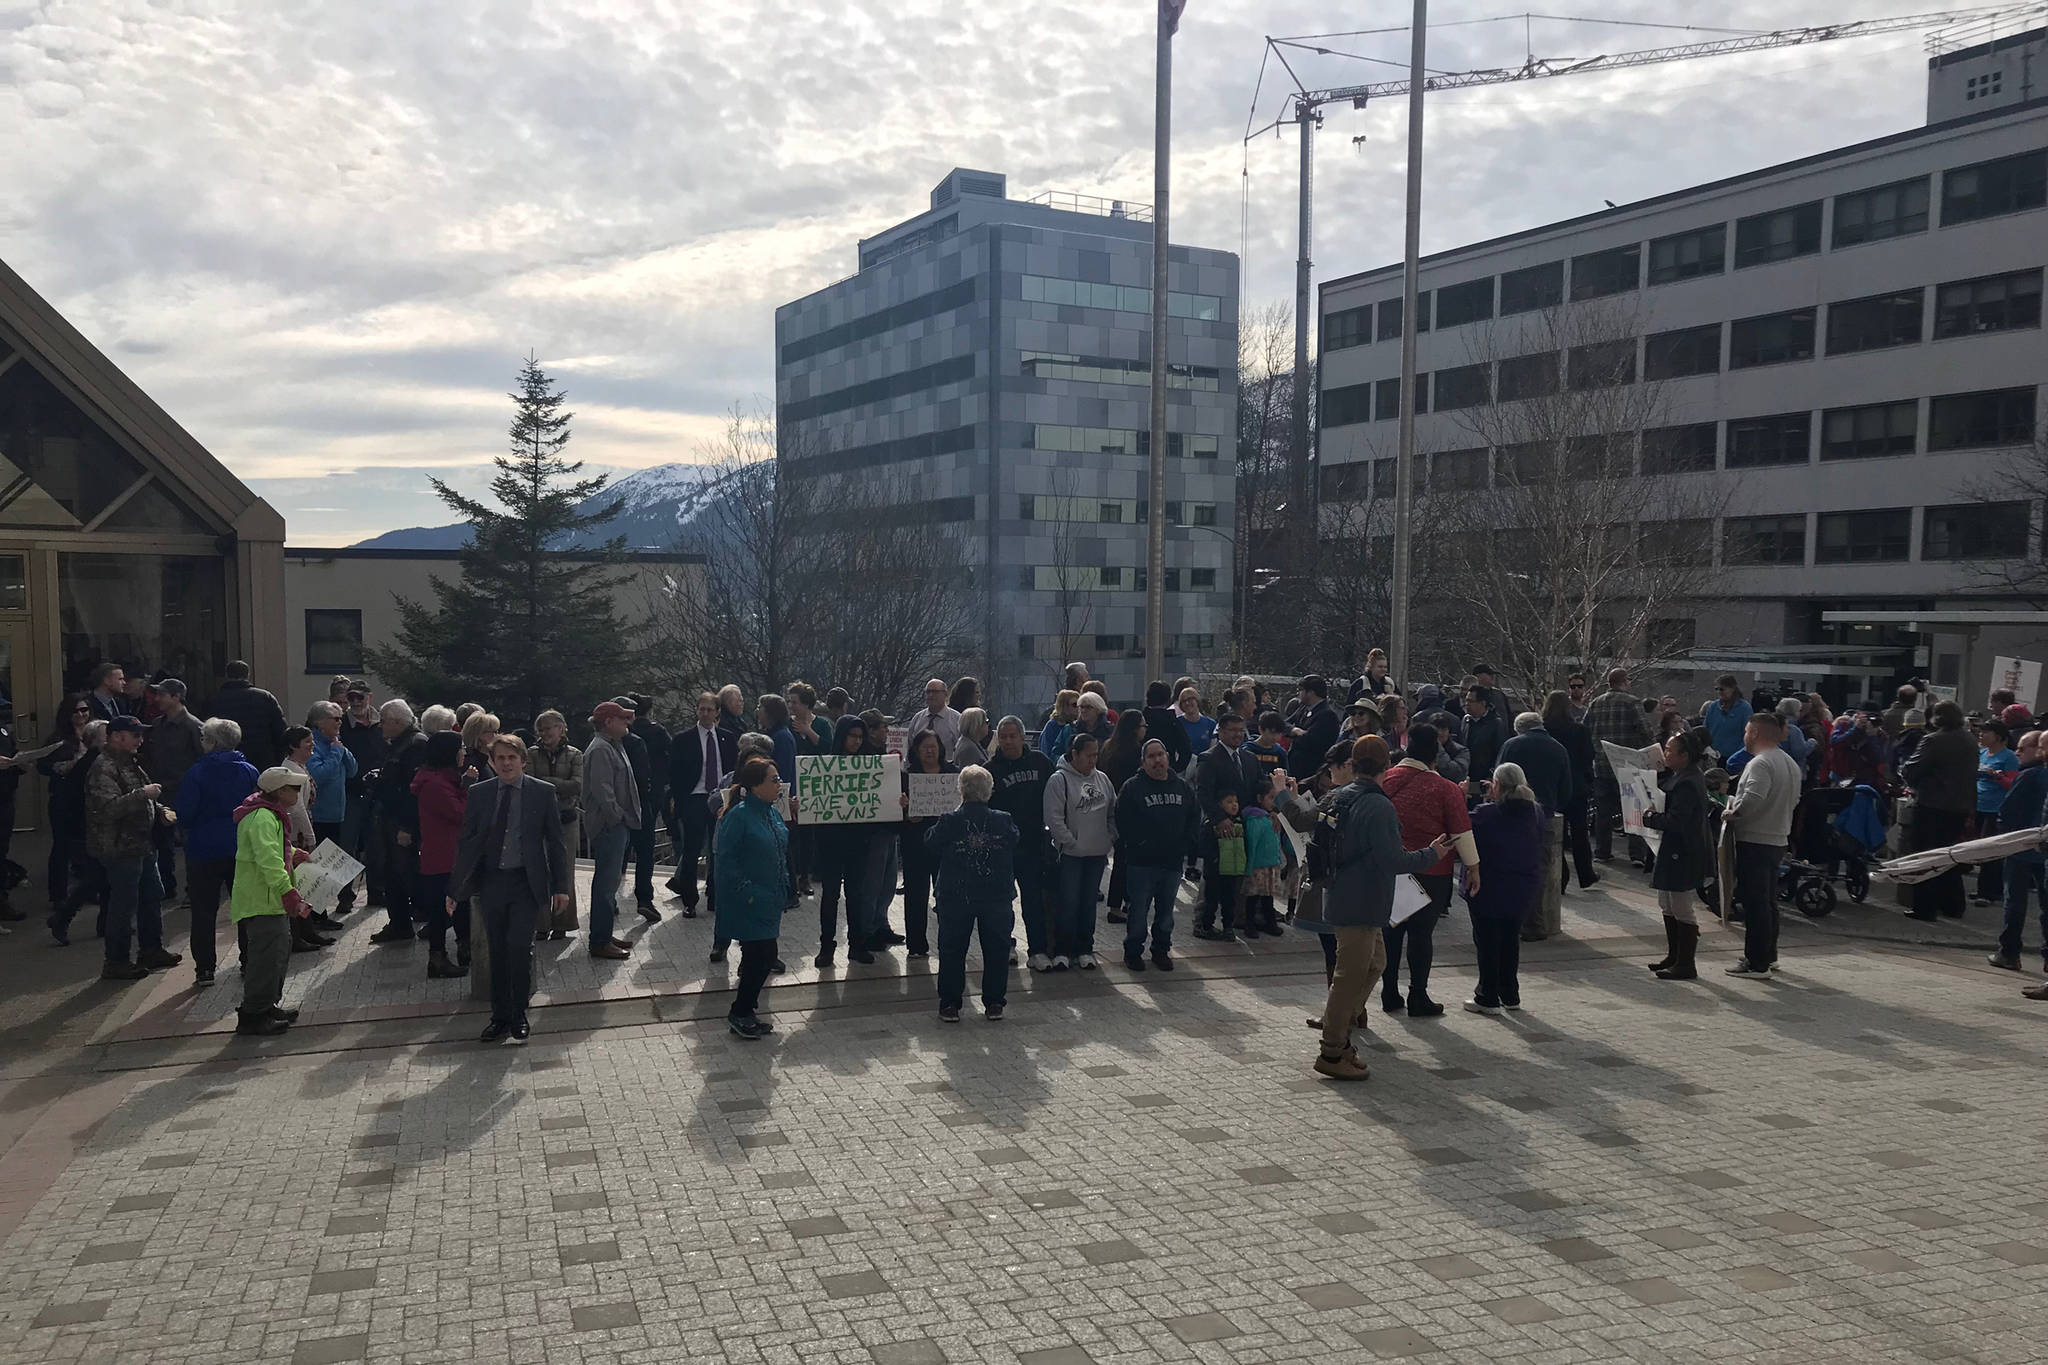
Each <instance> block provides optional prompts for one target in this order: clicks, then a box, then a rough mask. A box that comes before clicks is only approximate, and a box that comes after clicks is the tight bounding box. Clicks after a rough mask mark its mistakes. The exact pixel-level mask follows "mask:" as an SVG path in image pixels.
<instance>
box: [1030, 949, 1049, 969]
mask: <svg viewBox="0 0 2048 1365" xmlns="http://www.w3.org/2000/svg"><path fill="white" fill-rule="evenodd" d="M1031 970H1032V971H1034V972H1049V971H1051V970H1052V959H1051V958H1049V957H1047V956H1046V955H1045V954H1044V953H1033V954H1032V955H1031Z"/></svg>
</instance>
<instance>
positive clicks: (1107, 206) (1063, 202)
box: [1024, 190, 1152, 223]
mask: <svg viewBox="0 0 2048 1365" xmlns="http://www.w3.org/2000/svg"><path fill="white" fill-rule="evenodd" d="M1024 202H1025V203H1027V204H1043V205H1044V206H1045V207H1047V208H1049V209H1062V210H1064V211H1066V212H1068V213H1092V214H1095V215H1097V216H1098V217H1102V218H1128V219H1129V220H1130V221H1131V222H1133V223H1149V222H1151V221H1152V206H1151V205H1150V204H1134V203H1132V202H1131V201H1130V200H1128V199H1104V198H1102V197H1101V196H1100V195H1094V194H1074V193H1072V192H1070V191H1067V190H1043V191H1041V192H1040V193H1038V194H1034V195H1032V196H1031V197H1030V198H1029V199H1026V200H1025V201H1024Z"/></svg>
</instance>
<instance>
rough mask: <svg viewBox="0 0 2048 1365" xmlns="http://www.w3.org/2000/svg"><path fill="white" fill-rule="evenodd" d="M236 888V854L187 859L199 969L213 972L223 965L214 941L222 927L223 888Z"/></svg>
mask: <svg viewBox="0 0 2048 1365" xmlns="http://www.w3.org/2000/svg"><path fill="white" fill-rule="evenodd" d="M234 890H235V860H234V859H233V858H199V859H192V858H187V859H186V860H185V891H186V898H187V899H188V900H189V901H190V902H191V906H192V966H193V968H194V969H195V970H197V971H202V972H211V971H214V970H216V969H217V968H218V967H219V965H220V964H219V962H218V960H217V957H216V950H215V945H214V938H215V935H216V934H218V933H219V931H220V898H221V895H222V893H224V892H225V893H227V894H228V895H233V894H234Z"/></svg>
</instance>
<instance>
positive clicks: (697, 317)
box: [0, 0, 1921, 540]
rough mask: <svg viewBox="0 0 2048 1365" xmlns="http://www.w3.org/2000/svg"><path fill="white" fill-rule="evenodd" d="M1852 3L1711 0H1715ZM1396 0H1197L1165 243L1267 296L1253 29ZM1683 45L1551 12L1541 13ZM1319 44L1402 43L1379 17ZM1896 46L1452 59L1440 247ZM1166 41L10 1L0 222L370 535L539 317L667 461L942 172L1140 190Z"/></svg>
mask: <svg viewBox="0 0 2048 1365" xmlns="http://www.w3.org/2000/svg"><path fill="white" fill-rule="evenodd" d="M1908 7H1909V6H1907V5H1887V6H1884V7H1883V8H1884V9H1885V10H1886V11H1888V12H1904V11H1905V10H1906V9H1907V8H1908ZM1437 8H1438V11H1439V12H1438V13H1437V14H1436V15H1435V16H1434V17H1435V18H1436V19H1437V20H1438V21H1439V22H1446V21H1452V20H1459V19H1470V18H1477V17H1480V16H1482V15H1485V14H1487V13H1490V12H1492V11H1494V10H1495V9H1497V6H1495V5H1493V4H1492V3H1491V0H1464V2H1463V3H1457V4H1442V5H1439V6H1438V7H1437ZM1598 8H1599V9H1600V10H1601V11H1602V12H1603V14H1605V15H1606V16H1608V17H1613V18H1627V19H1642V20H1659V21H1661V20H1666V19H1668V18H1670V17H1671V12H1670V10H1669V7H1668V6H1666V5H1663V4H1660V3H1657V2H1656V0H1607V2H1606V3H1604V4H1602V5H1601V6H1599V7H1598ZM1871 9H1872V6H1870V5H1869V4H1868V3H1865V2H1864V0H1808V3H1804V4H1802V5H1800V6H1799V12H1798V13H1797V14H1796V15H1794V14H1788V13H1786V12H1784V9H1783V6H1782V5H1781V4H1780V3H1777V2H1776V0H1735V2H1734V3H1728V4H1724V5H1720V6H1717V7H1716V10H1715V13H1714V15H1713V16H1712V18H1713V22H1714V23H1715V24H1717V25H1719V26H1723V27H1731V28H1741V27H1754V28H1770V27H1777V26H1781V25H1783V24H1785V23H1788V22H1795V21H1797V22H1826V21H1831V20H1842V19H1849V18H1859V17H1866V16H1867V15H1868V13H1869V12H1870V11H1871ZM1388 13H1389V10H1388V7H1386V6H1384V5H1368V4H1364V3H1362V2H1361V3H1356V4H1350V5H1332V4H1328V3H1310V2H1308V0H1296V2H1294V3H1280V2H1278V0H1264V2H1263V3H1260V2H1253V3H1235V4H1229V5H1225V4H1222V3H1220V0H1194V3H1193V4H1192V5H1191V6H1190V7H1189V14H1188V17H1187V19H1186V21H1185V23H1184V25H1183V28H1182V37H1181V38H1180V40H1179V45H1178V47H1177V49H1176V61H1177V64H1178V66H1177V74H1178V98H1177V100H1176V105H1175V129H1176V179H1175V204H1176V221H1177V228H1176V236H1177V237H1179V238H1180V239H1182V240H1187V241H1195V242H1200V243H1202V244H1205V245H1212V246H1219V247H1225V248H1229V249H1237V248H1238V247H1239V246H1240V244H1241V243H1242V245H1243V247H1244V250H1245V254H1246V265H1247V293H1248V295H1249V297H1250V298H1251V299H1252V300H1253V301H1254V302H1260V301H1264V300H1268V299H1274V298H1280V297H1283V296H1286V295H1287V294H1288V293H1289V292H1290V290H1291V277H1292V258H1293V252H1294V247H1293V202H1292V193H1293V179H1292V177H1293V163H1294V148H1293V142H1292V138H1291V135H1290V136H1289V137H1288V138H1285V139H1280V140H1275V139H1272V138H1270V137H1269V138H1267V139H1263V140H1260V141H1258V142H1256V143H1254V144H1253V146H1252V148H1251V152H1250V156H1249V158H1248V164H1249V168H1250V179H1249V182H1248V183H1249V186H1250V189H1251V193H1252V203H1251V208H1250V213H1249V217H1248V225H1246V226H1245V227H1244V228H1243V230H1242V232H1241V225H1240V192H1241V189H1242V188H1243V186H1244V185H1245V184H1246V183H1247V182H1246V181H1245V180H1243V179H1242V178H1241V172H1242V171H1243V170H1244V168H1245V166H1246V165H1247V157H1246V155H1245V153H1244V151H1243V150H1242V148H1241V146H1240V138H1241V136H1242V134H1243V131H1244V127H1245V118H1246V112H1247V108H1248V105H1249V101H1250V98H1251V92H1252V82H1253V77H1254V75H1255V73H1256V71H1257V68H1258V62H1259V54H1260V38H1261V36H1262V35H1263V34H1266V33H1301V32H1307V31H1314V30H1319V29H1329V28H1347V27H1363V26H1366V25H1367V24H1374V23H1383V22H1385V21H1386V16H1387V14H1388ZM1676 40H1677V35H1659V34H1658V33H1656V32H1655V31H1651V30H1625V29H1616V28H1572V29H1567V28H1558V27H1552V28H1549V29H1545V30H1539V32H1538V43H1537V46H1538V48H1539V50H1541V51H1544V52H1547V53H1550V54H1553V55H1586V54H1589V53H1593V52H1599V51H1612V50H1616V49H1620V48H1626V47H1635V46H1645V45H1650V44H1652V43H1656V42H1660V41H1676ZM1331 46H1332V47H1342V48H1345V49H1347V50H1350V51H1355V52H1362V53H1368V54H1371V55H1376V56H1380V57H1385V58H1390V59H1398V58H1401V57H1403V56H1404V54H1405V42H1404V40H1403V39H1402V37H1401V36H1400V35H1398V34H1393V35H1384V36H1379V37H1364V38H1356V39H1348V40H1345V41H1344V42H1341V43H1332V44H1331ZM1521 54H1522V48H1521V28H1520V26H1519V25H1513V26H1492V25H1489V26H1471V27H1448V28H1445V29H1443V30H1442V32H1441V34H1440V36H1439V39H1438V42H1437V47H1436V48H1435V50H1434V52H1433V54H1432V62H1431V64H1432V66H1434V67H1437V68H1439V69H1459V68H1464V67H1473V66H1499V65H1504V64H1512V63H1514V62H1516V61H1519V60H1520V57H1521ZM1918 54H1919V40H1918V38H1917V36H1916V35H1910V34H1906V35H1898V36H1896V37H1894V38H1890V39H1878V40H1872V41H1868V42H1857V43H1844V44H1838V45H1830V46H1827V47H1821V48H1815V49H1808V50H1802V51H1794V52H1789V53H1782V54H1776V55H1768V56H1759V57H1749V58H1739V59H1734V60H1724V61H1720V62H1711V63H1709V62H1702V63H1695V64H1690V65H1686V66H1676V67H1667V68H1661V69H1653V70H1649V71H1645V72H1640V73H1635V74H1623V75H1616V76H1608V77H1599V78H1593V79H1584V80H1579V79H1565V80H1556V81H1547V82H1538V83H1534V84H1530V85H1527V86H1516V87H1506V88H1494V89H1487V90H1479V91H1474V92H1469V93H1465V94H1460V95H1455V96H1447V97H1445V98H1443V99H1440V100H1437V101H1435V102H1434V103H1433V104H1432V106H1431V108H1432V113H1431V116H1430V127H1429V134H1430V140H1429V148H1430V156H1431V182H1430V189H1429V197H1428V202H1427V225H1426V231H1425V246H1426V247H1429V248H1437V247H1444V246H1450V245H1453V244H1456V243H1458V242H1461V241H1467V240H1472V239H1475V238H1479V237H1485V236H1490V235H1494V234H1497V233H1501V232H1507V231H1512V230H1514V229H1516V228H1520V227H1526V226H1529V225H1532V224H1535V223H1540V222H1543V221H1546V220H1548V219H1552V218H1557V217H1563V216H1568V215H1571V214H1576V213H1580V212H1585V211H1587V210H1589V209H1592V208H1597V207H1598V206H1599V204H1600V202H1601V200H1603V199H1614V200H1617V201H1626V200H1629V199H1636V198H1641V197H1644V196H1646V195H1650V194H1655V193H1659V192H1662V191H1665V190H1669V189H1674V188H1678V187H1680V186H1682V185H1684V184H1689V183H1693V182H1696V181H1699V180H1704V179H1709V178H1712V177H1715V176H1719V175H1725V174H1733V173H1735V172H1738V171H1742V170H1746V169H1750V168H1753V167H1756V166H1759V165H1764V164H1768V163H1770V162H1772V161H1776V160H1780V159H1784V158H1788V157H1792V156H1796V155H1800V154H1802V153H1806V152H1811V151H1818V150H1821V149H1823V148H1826V147H1829V146H1833V145H1837V144H1839V143H1842V142H1845V141H1851V140H1854V139H1856V138H1860V137H1866V136H1873V135H1875V134H1878V133H1881V132H1885V131H1890V130H1893V129H1897V128H1902V127H1907V126H1911V125H1912V124H1913V123H1914V122H1916V121H1917V120H1918V118H1919V116H1920V107H1921V94H1920V87H1919V84H1918V72H1919V70H1920V63H1919V55H1918ZM1298 69H1300V70H1301V71H1302V74H1303V76H1304V77H1305V78H1306V79H1308V80H1310V81H1311V82H1314V83H1319V84H1321V83H1327V84H1334V83H1344V82H1351V81H1356V80H1363V79H1374V78H1379V77H1380V76H1383V75H1384V74H1387V73H1388V72H1389V71H1390V68H1388V67H1382V66H1369V65H1364V64H1361V63H1358V62H1354V61H1346V60H1340V59H1337V58H1334V57H1330V58H1314V57H1311V58H1308V59H1306V60H1305V61H1303V62H1299V63H1298ZM1150 76H1151V6H1149V5H1147V4H1144V3H1142V2H1141V0H1122V2H1121V3H1116V4H1102V3H1099V0H991V2H990V3H984V4H978V5H961V4H958V3H957V2H956V0H945V2H943V3H941V2H940V0H867V2H866V3H851V2H850V0H817V2H816V3H810V4H798V3H790V4H777V5H760V4H755V3H750V2H748V0H560V2H557V3H545V4H542V3H525V4H521V3H486V0H436V3H433V4H428V5H398V4H392V3H368V4H359V5H325V6H279V5H274V4H267V3H259V2H258V0H156V3H151V4H146V5H145V4H142V3H139V2H130V0H122V2H119V3H117V2H116V0H0V145H4V146H5V147H6V148H7V180H8V188H7V193H6V195H5V196H4V197H0V255H4V256H5V257H6V258H7V259H8V261H9V262H10V263H11V264H12V265H13V266H14V267H15V268H16V269H17V270H18V271H20V272H21V273H22V274H23V275H24V276H25V277H26V278H28V280H29V281H30V283H31V284H33V285H35V286H36V287H37V288H38V289H40V290H41V291H42V292H43V293H45V294H46V295H47V296H48V297H50V298H51V299H52V300H53V301H54V302H55V303H56V304H57V306H58V307H59V308H61V309H63V310H64V311H65V313H66V314H67V315H68V316H70V317H71V319H72V320H73V321H74V322H76V323H77V324H78V325H79V326H80V327H81V328H82V329H83V330H84V331H85V332H86V334H87V335H88V336H90V337H92V338H93V339H94V340H95V341H97V342H99V343H100V344H101V345H102V346H104V347H106V348H108V349H109V350H110V351H111V353H112V354H113V355H114V356H115V357H116V359H117V360H118V361H119V362H120V363H121V364H123V365H125V366H127V367H128V368H129V369H130V370H131V371H132V373H133V374H134V375H135V376H136V378H137V379H138V380H139V381H140V382H141V383H142V384H143V385H144V386H145V387H147V388H148V389H149V390H150V391H151V392H152V393H153V394H154V395H155V396H156V397H157V398H158V399H159V400H160V401H162V402H163V403H164V404H165V405H166V406H167V407H169V408H170V409H171V411H172V412H173V413H174V414H176V415H177V416H178V417H179V418H180V419H181V420H182V421H183V422H185V423H186V425H187V426H189V427H190V428H191V429H192V430H193V431H194V432H195V433H196V434H197V435H198V436H199V437H200V439H201V440H203V441H205V442H206V443H207V444H208V445H209V446H210V447H211V448H212V449H213V450H214V451H215V452H216V453H217V454H219V455H220V456H221V457H222V458H223V459H225V460H226V461H227V462H228V464H229V465H230V466H231V467H233V468H234V469H235V470H237V471H238V472H239V473H241V474H243V475H244V476H245V477H249V478H251V479H253V480H257V481H258V483H259V487H261V488H262V489H263V491H264V492H265V493H266V495H269V496H273V497H276V498H277V499H278V501H279V504H280V506H282V507H284V508H285V509H286V511H287V514H288V515H294V509H297V514H302V515H304V516H306V517H309V518H316V519H318V520H319V521H321V522H322V523H323V524H325V525H327V526H330V527H338V526H344V525H345V526H346V527H347V528H348V531H349V533H350V534H370V533H372V532H374V531H377V530H382V529H387V528H389V527H391V526H395V525H404V524H408V523H416V522H434V521H439V520H443V519H444V518H443V517H442V516H441V515H440V511H439V509H438V506H437V504H435V503H434V502H433V501H432V499H431V497H430V496H429V495H428V494H427V493H426V490H425V485H424V477H423V475H424V473H425V472H426V471H428V470H437V471H447V472H449V473H451V474H453V475H454V476H456V477H458V478H459V479H461V480H462V481H464V482H465V483H469V482H471V481H473V480H476V479H478V478H479V477H480V473H481V471H480V470H479V469H478V466H479V465H480V464H481V462H482V461H484V460H487V459H488V458H489V457H490V456H491V455H493V454H495V453H496V452H497V451H498V450H499V449H500V448H501V446H502V439H503V437H502V433H503V430H504V424H505V419H506V415H507V410H508V404H507V401H506V399H505V397H504V390H505V389H506V388H507V387H508V385H509V383H510V381H511V378H512V374H513V371H514V368H515V366H516V364H517V359H518V357H519V356H520V355H522V354H524V353H525V351H526V350H527V349H528V348H533V349H535V350H537V351H538V352H539V353H540V355H541V356H542V357H543V359H544V361H546V362H547V363H549V364H550V365H551V367H552V368H553V370H554V371H555V372H556V373H557V374H558V375H559V376H560V378H561V380H562V382H563V383H564V384H565V385H566V386H567V387H568V388H569V389H570V391H571V400H572V405H573V407H574V408H575V410H576V412H577V439H576V443H575V449H576V450H577V452H578V453H579V454H581V455H583V456H584V457H585V458H587V459H590V460H592V461H594V462H596V463H598V464H601V465H604V466H607V467H613V468H620V469H632V468H639V467H644V466H646V465H649V464H654V463H660V462H663V461H669V460H686V459H689V458H691V457H692V455H693V454H694V453H695V448H696V446H697V444H698V443H699V442H700V441H702V440H704V439H706V438H707V437H708V436H710V435H711V434H712V433H713V432H714V431H715V430H716V429H717V428H718V427H719V426H720V425H721V423H722V422H723V420H724V416H723V415H724V412H725V410H726V409H727V408H728V407H730V405H732V404H733V403H734V402H745V401H748V400H751V399H753V398H755V397H757V396H763V395H767V394H769V393H771V392H772V390H773V386H774V369H773V348H772V344H771V343H772V328H773V318H772V313H773V309H774V306H775V305H776V304H777V303H779V302H782V301H784V300H786V299H789V298H792V297H795V296H797V295H799V294H801V293H804V292H806V291H808V290H810V289H814V288H817V287H819V286H821V285H823V284H826V283H829V282H830V281H832V280H834V279H837V278H840V277H842V276H844V275H846V274H848V273H850V271H851V269H852V264H853V242H854V239H855V238H857V237H859V236H862V235H865V234H869V233H873V232H875V231H877V230H878V229H880V228H882V227H885V226H887V225H888V224H890V223H892V222H895V221H897V220H898V219H900V218H902V217H903V216H905V215H907V214H908V213H910V212H913V211H914V210H916V209H917V208H918V207H920V206H921V205H922V203H923V196H924V194H925V191H926V190H927V188H928V187H929V186H930V184H931V183H932V182H933V181H935V180H936V179H937V178H938V177H939V176H940V175H942V174H943V173H944V172H945V170H946V169H947V168H948V167H949V166H952V165H956V164H957V165H971V166H982V167H987V168H990V169H994V170H1001V171H1004V172H1007V173H1008V174H1009V176H1010V183H1011V186H1012V191H1013V193H1030V192H1034V191H1036V190H1039V189H1043V188H1058V189H1072V190H1080V191H1084V192H1090V193H1098V194H1104V195H1112V196H1117V197H1122V198H1127V199H1135V200H1139V201H1143V200H1146V199H1149V198H1150V186H1151V157H1150V136H1151V93H1150ZM1275 89H1276V87H1274V86H1273V85H1271V84H1270V83H1269V85H1268V87H1267V98H1266V100H1265V102H1264V105H1263V107H1262V108H1261V110H1260V114H1261V117H1260V120H1259V121H1260V122H1264V121H1265V119H1266V118H1267V117H1269V116H1270V115H1271V113H1272V112H1274V110H1275V108H1276V106H1275V104H1274V101H1273V94H1274V91H1275ZM1401 119H1402V113H1401V110H1400V109H1399V108H1398V107H1397V106H1396V105H1395V104H1393V103H1391V102H1390V103H1388V104H1387V105H1385V106H1384V107H1379V108H1374V109H1369V110H1366V111H1363V112H1354V111H1351V110H1348V109H1347V110H1342V111H1338V110H1332V111H1331V118H1330V122H1329V124H1328V125H1327V126H1326V129H1325V135H1324V139H1323V142H1322V155H1321V158H1320V165H1319V179H1318V188H1319V201H1318V223H1319V240H1318V244H1317V251H1316V261H1317V268H1318V274H1319V276H1321V277H1323V278H1328V277H1330V276H1333V275H1336V274H1340V273H1344V272H1347V271H1351V270H1358V269H1365V268H1370V267H1372V266H1375V265H1379V264H1382V263H1384V262H1386V261H1388V260H1391V259H1393V258H1394V257H1395V256H1396V255H1397V254H1398V251H1399V243H1400V222H1399V208H1398V206H1399V204H1400V198H1401V176H1402V173H1403V169H1404V168H1403V166H1402V162H1401V156H1402V123H1401ZM1354 136H1362V137H1363V138H1364V139H1365V140H1364V141H1363V142H1362V143H1360V144H1358V145H1357V146H1356V147H1354V146H1353V145H1352V144H1351V142H1350V139H1351V138H1352V137H1354ZM328 509H340V510H338V511H336V510H328ZM294 533H295V534H296V533H297V527H296V526H295V528H294ZM319 538H320V539H323V540H332V539H337V538H342V537H340V536H338V535H333V534H328V535H322V536H320V537H319Z"/></svg>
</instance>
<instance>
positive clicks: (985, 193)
mask: <svg viewBox="0 0 2048 1365" xmlns="http://www.w3.org/2000/svg"><path fill="white" fill-rule="evenodd" d="M963 194H978V195H981V196H982V197H983V198H986V199H1002V198H1006V197H1007V196H1008V183H1007V181H1006V180H1005V178H1004V177H1003V176H1000V175H997V174H996V173H995V172H994V171H970V170H965V169H963V168H961V167H958V166H956V167H954V168H953V169H952V170H950V171H948V172H946V178H945V179H944V180H941V181H940V182H939V183H938V184H937V185H935V186H933V187H932V207H933V208H935V209H936V208H943V207H945V206H946V205H947V204H950V203H952V202H953V201H954V200H955V199H958V198H959V197H960V196H961V195H963Z"/></svg>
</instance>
